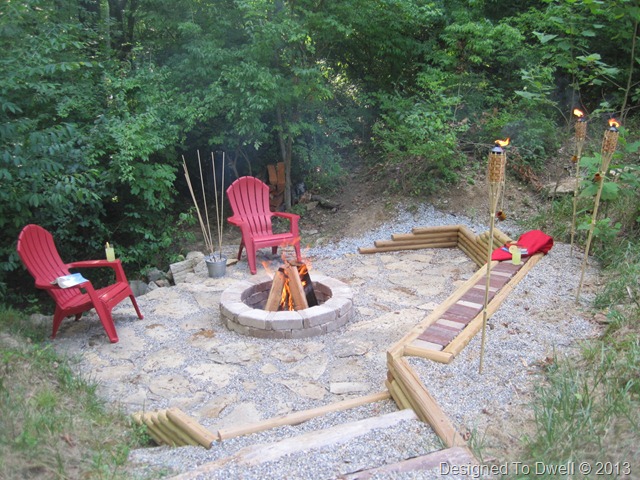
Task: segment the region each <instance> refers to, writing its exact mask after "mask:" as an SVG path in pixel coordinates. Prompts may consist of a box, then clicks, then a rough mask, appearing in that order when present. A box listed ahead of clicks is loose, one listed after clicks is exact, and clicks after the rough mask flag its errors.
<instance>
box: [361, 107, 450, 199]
mask: <svg viewBox="0 0 640 480" xmlns="http://www.w3.org/2000/svg"><path fill="white" fill-rule="evenodd" d="M380 100H381V109H382V111H383V112H384V113H382V115H381V116H380V121H378V122H377V123H376V125H374V128H373V132H374V135H375V137H374V139H375V141H376V143H377V144H378V145H379V146H380V149H381V150H382V152H383V155H384V159H385V160H384V161H383V163H382V167H383V170H381V171H380V174H381V175H382V176H383V177H386V178H387V180H388V181H390V182H392V183H391V185H390V186H392V187H395V188H397V189H399V190H400V191H403V192H406V193H410V194H413V195H422V194H428V193H432V192H434V191H435V190H436V189H437V188H438V187H439V186H442V185H443V184H446V183H451V182H453V181H455V180H456V179H457V174H456V169H457V168H458V167H459V166H461V165H462V160H461V158H462V155H461V154H460V152H459V151H458V149H457V142H456V135H455V133H456V130H457V129H460V128H462V127H456V126H455V125H453V123H452V122H451V120H450V119H451V117H450V115H447V112H448V111H450V107H451V105H453V104H455V103H456V102H457V99H456V98H447V97H445V96H444V95H442V96H440V97H437V96H436V95H430V96H426V95H424V96H420V97H418V96H416V97H415V98H406V99H405V98H400V97H399V96H397V95H394V96H387V95H381V98H380Z"/></svg>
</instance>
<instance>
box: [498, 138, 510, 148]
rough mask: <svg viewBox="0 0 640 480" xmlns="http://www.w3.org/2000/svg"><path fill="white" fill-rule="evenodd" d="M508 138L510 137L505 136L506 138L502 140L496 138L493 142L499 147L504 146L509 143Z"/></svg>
mask: <svg viewBox="0 0 640 480" xmlns="http://www.w3.org/2000/svg"><path fill="white" fill-rule="evenodd" d="M509 140H510V138H509V137H507V138H506V139H504V140H496V142H495V143H496V145H498V146H499V147H506V146H507V145H509Z"/></svg>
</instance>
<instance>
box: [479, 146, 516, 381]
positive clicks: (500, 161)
mask: <svg viewBox="0 0 640 480" xmlns="http://www.w3.org/2000/svg"><path fill="white" fill-rule="evenodd" d="M508 144H509V139H508V138H507V139H506V140H505V141H504V142H502V141H500V140H497V141H496V145H495V147H493V149H492V150H491V152H489V165H488V174H487V176H488V180H489V210H490V212H489V213H490V217H491V218H490V226H489V239H488V241H487V245H488V247H487V273H486V281H485V290H484V308H483V312H482V341H481V344H480V367H479V370H478V371H479V372H480V373H482V366H483V362H484V345H485V341H486V331H487V318H488V312H487V305H488V303H489V288H490V282H491V254H492V252H493V248H492V247H493V238H494V235H493V231H494V228H495V223H496V209H497V207H498V199H499V198H500V190H501V188H502V185H503V177H504V171H505V165H506V163H507V154H506V153H505V151H504V149H503V148H502V147H506V146H507V145H508Z"/></svg>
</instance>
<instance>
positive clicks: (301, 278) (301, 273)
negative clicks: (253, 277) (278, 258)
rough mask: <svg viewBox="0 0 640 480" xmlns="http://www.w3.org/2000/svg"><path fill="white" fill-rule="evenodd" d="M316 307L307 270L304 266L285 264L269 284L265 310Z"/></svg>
mask: <svg viewBox="0 0 640 480" xmlns="http://www.w3.org/2000/svg"><path fill="white" fill-rule="evenodd" d="M315 305H318V299H317V298H316V294H315V292H314V290H313V283H312V282H311V276H310V275H309V269H308V268H307V266H306V265H305V264H296V263H289V262H286V264H285V266H284V267H281V268H279V269H278V271H277V272H276V274H275V275H274V277H273V282H272V283H271V290H270V291H269V296H268V297H267V302H266V304H265V308H264V309H265V310H267V311H269V312H277V311H283V310H304V309H306V308H309V307H313V306H315Z"/></svg>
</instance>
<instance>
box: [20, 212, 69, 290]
mask: <svg viewBox="0 0 640 480" xmlns="http://www.w3.org/2000/svg"><path fill="white" fill-rule="evenodd" d="M17 250H18V255H19V256H20V259H21V260H22V263H23V264H24V266H25V267H26V268H27V270H28V271H29V273H30V274H31V276H32V277H33V278H34V279H35V281H36V284H40V285H43V284H49V283H51V282H53V281H54V280H55V279H56V278H58V277H61V276H63V275H69V273H70V272H69V269H68V268H67V266H66V265H65V263H64V262H63V261H62V258H60V254H59V253H58V249H57V248H56V244H55V242H54V240H53V236H52V235H51V234H50V233H49V232H48V231H47V230H45V229H44V228H42V227H40V226H39V225H34V224H29V225H27V226H26V227H24V228H23V229H22V231H21V232H20V235H19V236H18V248H17ZM48 292H49V294H50V295H51V296H52V297H54V299H55V300H56V301H58V300H60V301H62V302H64V301H65V300H67V299H69V298H72V297H75V296H77V294H78V293H77V292H76V291H75V289H55V290H48Z"/></svg>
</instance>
